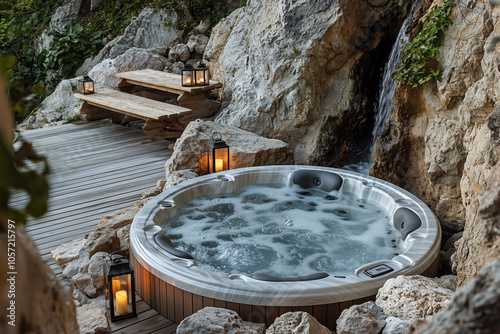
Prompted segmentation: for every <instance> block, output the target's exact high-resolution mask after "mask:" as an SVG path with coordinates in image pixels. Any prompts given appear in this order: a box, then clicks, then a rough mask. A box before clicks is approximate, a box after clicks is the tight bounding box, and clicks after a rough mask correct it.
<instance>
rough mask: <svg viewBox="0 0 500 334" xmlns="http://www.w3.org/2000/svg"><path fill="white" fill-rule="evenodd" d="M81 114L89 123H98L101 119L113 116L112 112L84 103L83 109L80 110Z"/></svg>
mask: <svg viewBox="0 0 500 334" xmlns="http://www.w3.org/2000/svg"><path fill="white" fill-rule="evenodd" d="M80 114H81V115H82V116H83V117H84V118H85V120H87V121H97V120H99V119H103V118H109V117H112V116H113V112H112V111H110V110H106V109H102V108H99V107H96V106H93V105H91V104H89V103H88V102H83V104H82V108H81V109H80Z"/></svg>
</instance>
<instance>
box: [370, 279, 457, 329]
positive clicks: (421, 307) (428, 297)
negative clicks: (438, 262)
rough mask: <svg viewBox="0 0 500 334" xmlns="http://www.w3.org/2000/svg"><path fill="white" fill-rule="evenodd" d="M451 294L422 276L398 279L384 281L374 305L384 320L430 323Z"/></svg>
mask: <svg viewBox="0 0 500 334" xmlns="http://www.w3.org/2000/svg"><path fill="white" fill-rule="evenodd" d="M452 294H453V291H451V290H448V289H445V288H443V287H440V286H439V285H438V284H437V283H435V282H434V281H433V280H432V279H430V278H427V277H424V276H419V275H416V276H403V275H402V276H398V277H396V278H391V279H388V280H387V281H386V282H385V284H384V286H383V287H381V288H380V289H379V290H378V293H377V299H376V304H377V305H379V306H380V307H382V309H383V310H384V314H385V315H387V316H393V317H399V318H402V319H405V320H408V321H413V320H415V319H418V318H423V319H426V320H429V319H432V317H434V315H435V314H436V313H438V312H440V311H442V310H445V309H446V308H447V307H448V306H449V305H450V299H451V296H452Z"/></svg>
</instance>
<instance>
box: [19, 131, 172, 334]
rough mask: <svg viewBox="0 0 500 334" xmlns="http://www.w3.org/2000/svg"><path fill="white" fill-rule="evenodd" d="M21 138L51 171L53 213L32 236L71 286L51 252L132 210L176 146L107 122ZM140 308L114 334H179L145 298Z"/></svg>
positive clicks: (34, 223)
mask: <svg viewBox="0 0 500 334" xmlns="http://www.w3.org/2000/svg"><path fill="white" fill-rule="evenodd" d="M21 136H22V138H24V139H25V140H27V141H30V142H32V144H33V146H34V147H35V150H36V151H37V152H38V153H39V154H43V155H45V156H46V157H47V160H48V162H49V164H50V167H51V174H50V175H49V184H50V186H51V189H50V199H49V211H48V212H47V213H46V214H45V215H44V216H43V217H40V218H37V219H29V221H28V224H27V225H26V227H25V229H26V233H27V234H28V235H29V236H30V237H31V238H32V239H33V241H34V242H35V244H36V246H37V248H38V251H39V253H40V255H41V256H42V258H43V259H44V260H45V261H46V263H47V265H48V266H49V268H51V269H52V270H53V272H54V274H55V275H56V276H57V277H58V278H59V279H60V280H61V282H62V283H63V284H70V283H69V280H68V279H67V278H65V277H63V275H62V269H61V268H60V267H59V266H58V265H57V264H56V263H55V261H54V259H53V258H52V256H51V255H50V252H51V251H52V250H53V249H55V248H56V247H57V246H59V245H60V244H62V243H64V242H66V241H70V240H74V239H79V238H82V237H84V236H85V235H86V234H88V233H90V232H92V231H93V230H94V229H95V228H96V226H97V224H98V222H99V219H100V217H101V216H102V215H106V214H110V213H113V212H115V211H117V210H119V209H123V208H128V207H130V206H131V205H132V204H133V202H134V201H135V200H138V199H140V197H141V192H142V191H143V190H145V189H146V188H149V187H154V186H155V185H156V182H157V181H158V180H161V179H164V178H165V176H164V169H163V168H164V164H165V162H166V160H167V159H168V158H169V157H170V155H171V151H170V150H169V149H168V145H169V144H170V142H168V141H157V142H151V141H150V139H149V138H147V136H146V135H145V134H144V133H143V132H142V131H141V130H138V129H132V128H127V127H123V126H119V125H116V124H110V123H107V122H75V123H71V124H66V125H62V126H57V127H50V128H43V129H37V130H28V131H22V132H21ZM26 200H27V199H26V195H25V194H24V193H16V194H14V195H13V196H12V198H11V204H13V205H14V206H22V205H24V204H25V203H26ZM136 308H137V313H138V316H137V317H134V318H129V319H125V320H121V321H118V322H114V323H111V324H110V328H111V333H114V334H119V333H120V334H128V333H165V334H173V333H175V330H176V328H177V325H176V324H174V323H173V322H172V321H170V320H167V319H166V318H164V317H163V316H161V315H160V314H158V312H156V311H155V310H153V309H151V307H150V306H149V305H147V304H146V303H145V302H144V301H143V300H142V298H140V297H139V296H137V301H136Z"/></svg>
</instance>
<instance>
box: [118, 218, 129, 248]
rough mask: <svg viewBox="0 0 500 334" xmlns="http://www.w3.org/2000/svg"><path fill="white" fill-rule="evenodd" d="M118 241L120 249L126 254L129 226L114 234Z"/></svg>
mask: <svg viewBox="0 0 500 334" xmlns="http://www.w3.org/2000/svg"><path fill="white" fill-rule="evenodd" d="M116 235H117V236H118V239H120V249H121V250H122V251H124V252H125V254H128V251H129V249H130V225H127V226H124V227H122V228H121V229H119V230H118V231H117V232H116Z"/></svg>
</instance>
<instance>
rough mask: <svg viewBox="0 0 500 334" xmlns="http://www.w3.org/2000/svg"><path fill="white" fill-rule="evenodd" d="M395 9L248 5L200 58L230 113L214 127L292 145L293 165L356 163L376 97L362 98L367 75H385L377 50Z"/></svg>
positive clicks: (344, 4)
mask: <svg viewBox="0 0 500 334" xmlns="http://www.w3.org/2000/svg"><path fill="white" fill-rule="evenodd" d="M400 3H401V2H399V1H395V0H390V1H387V2H386V3H385V4H384V5H382V6H380V7H377V8H376V9H375V10H374V8H373V7H372V6H371V5H370V4H369V3H368V2H367V1H348V0H340V1H307V0H299V1H291V0H277V1H266V0H254V1H249V2H248V3H247V5H246V6H245V7H243V8H239V9H237V10H235V11H234V12H233V13H231V15H229V16H228V17H227V18H225V19H224V20H222V21H221V22H220V23H219V24H218V25H217V26H215V27H214V28H213V29H212V33H211V37H210V40H209V42H208V45H207V47H206V49H205V53H204V57H205V58H206V59H207V64H208V67H209V68H210V73H211V76H212V78H214V79H215V80H217V81H219V82H222V84H223V94H222V97H223V102H225V103H226V104H227V107H226V108H225V109H223V110H222V111H221V113H220V114H219V115H218V116H217V118H216V121H217V122H219V123H223V124H227V125H230V126H235V127H239V128H241V129H243V130H247V131H251V132H254V133H256V134H258V135H261V136H265V137H268V138H276V139H280V140H283V141H285V142H287V143H289V145H290V147H291V148H292V149H293V152H294V158H295V161H296V163H298V164H319V165H328V166H343V165H347V164H349V163H354V162H359V161H360V160H361V158H362V157H364V156H366V155H367V154H369V153H368V150H369V148H368V147H367V145H366V141H364V140H363V139H366V140H367V141H368V140H369V137H371V129H372V124H371V123H372V122H373V119H372V120H370V119H369V117H371V116H369V117H367V116H366V115H373V113H372V109H369V108H368V107H367V106H368V105H369V106H370V108H371V106H372V105H373V102H374V101H375V95H376V93H374V94H373V96H367V95H366V92H368V91H369V88H368V87H373V86H376V85H377V84H378V80H379V75H378V74H377V75H376V76H373V78H369V75H368V73H371V71H372V69H373V68H374V67H382V66H383V64H382V62H383V61H385V58H384V56H385V55H384V56H381V53H383V52H384V51H382V50H380V53H379V52H377V51H374V50H376V48H377V47H378V46H379V42H380V41H381V40H382V39H384V38H390V37H388V35H386V36H384V34H385V33H387V32H388V31H389V29H387V26H388V25H389V24H390V23H396V24H397V21H398V15H400V14H401V12H402V11H403V8H402V6H401V5H399V4H400ZM388 18H389V19H388ZM400 22H402V20H400ZM394 37H395V36H394ZM394 37H393V38H394ZM371 51H374V52H373V53H370V52H371ZM385 52H386V53H387V56H388V53H389V50H387V51H385ZM374 54H377V56H376V57H374ZM361 59H362V60H361ZM382 59H384V60H382ZM377 61H379V62H380V64H378V63H377V64H376V62H377ZM359 73H364V75H363V76H362V79H361V75H360V74H359ZM377 73H378V72H377ZM370 81H372V83H370ZM375 81H376V82H377V83H375ZM364 108H366V110H364ZM368 109H369V110H368ZM354 134H356V135H355V136H354ZM364 136H366V138H361V137H364Z"/></svg>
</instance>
